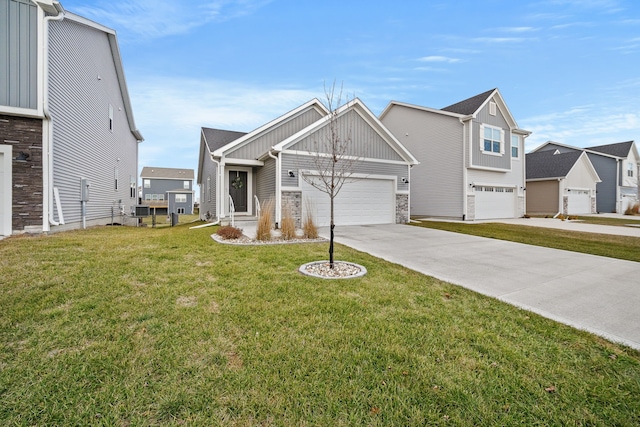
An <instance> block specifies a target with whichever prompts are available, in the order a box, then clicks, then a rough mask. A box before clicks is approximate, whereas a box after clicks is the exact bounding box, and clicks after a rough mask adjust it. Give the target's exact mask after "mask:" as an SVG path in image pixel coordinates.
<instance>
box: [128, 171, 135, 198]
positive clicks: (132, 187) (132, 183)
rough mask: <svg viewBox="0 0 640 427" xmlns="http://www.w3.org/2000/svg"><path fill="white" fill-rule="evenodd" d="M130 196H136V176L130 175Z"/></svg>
mask: <svg viewBox="0 0 640 427" xmlns="http://www.w3.org/2000/svg"><path fill="white" fill-rule="evenodd" d="M129 198H131V199H135V198H136V177H135V176H133V175H129Z"/></svg>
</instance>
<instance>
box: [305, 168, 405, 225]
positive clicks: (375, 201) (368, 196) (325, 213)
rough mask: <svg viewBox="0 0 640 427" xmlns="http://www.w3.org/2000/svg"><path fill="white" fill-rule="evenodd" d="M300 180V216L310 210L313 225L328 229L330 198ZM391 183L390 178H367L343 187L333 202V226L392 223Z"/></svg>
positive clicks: (393, 214) (393, 212)
mask: <svg viewBox="0 0 640 427" xmlns="http://www.w3.org/2000/svg"><path fill="white" fill-rule="evenodd" d="M301 181H302V212H303V217H304V216H306V213H307V211H308V210H309V209H311V213H312V214H313V219H314V222H315V223H316V225H318V226H321V227H323V226H328V225H329V224H330V222H331V221H330V218H331V216H330V200H329V195H328V194H327V193H323V192H321V191H320V190H318V189H316V188H314V187H313V186H311V185H310V184H308V183H307V182H306V181H304V180H301ZM393 183H394V181H392V180H389V179H371V178H367V179H360V180H357V181H354V182H348V183H346V184H344V186H343V187H342V189H341V190H340V192H339V193H338V196H337V197H336V198H335V200H334V204H335V206H334V223H335V224H336V226H339V225H365V224H390V223H393V222H395V192H394V191H393V190H394V189H393Z"/></svg>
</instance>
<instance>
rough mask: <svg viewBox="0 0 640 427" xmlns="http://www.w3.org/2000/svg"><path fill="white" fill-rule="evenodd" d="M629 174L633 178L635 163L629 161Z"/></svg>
mask: <svg viewBox="0 0 640 427" xmlns="http://www.w3.org/2000/svg"><path fill="white" fill-rule="evenodd" d="M627 176H628V177H631V178H633V163H631V162H629V167H628V168H627Z"/></svg>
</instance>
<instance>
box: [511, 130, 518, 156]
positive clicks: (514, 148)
mask: <svg viewBox="0 0 640 427" xmlns="http://www.w3.org/2000/svg"><path fill="white" fill-rule="evenodd" d="M511 158H512V159H519V158H520V137H519V136H518V135H511Z"/></svg>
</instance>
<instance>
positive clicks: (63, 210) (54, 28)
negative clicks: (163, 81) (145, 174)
mask: <svg viewBox="0 0 640 427" xmlns="http://www.w3.org/2000/svg"><path fill="white" fill-rule="evenodd" d="M0 18H1V21H0V40H2V42H0V235H10V234H12V233H24V232H33V233H39V232H53V231H60V230H66V229H73V228H81V227H85V226H89V225H97V224H106V223H109V222H111V221H112V220H113V218H114V216H116V217H117V220H118V221H119V222H121V221H122V220H123V219H124V216H125V214H127V213H129V212H130V211H131V207H132V206H134V205H135V204H136V203H137V164H138V143H139V142H141V141H142V139H143V138H142V135H141V134H140V132H139V131H138V130H137V129H136V126H135V123H134V120H133V113H132V109H131V103H130V101H129V94H128V91H127V85H126V82H125V77H124V71H123V66H122V61H121V58H120V53H119V48H118V42H117V39H116V33H115V31H113V30H111V29H109V28H106V27H104V26H102V25H100V24H97V23H95V22H93V21H89V20H87V19H85V18H83V17H81V16H78V15H75V14H73V13H70V12H68V11H65V10H64V9H63V8H62V6H61V4H60V3H59V2H57V1H53V0H33V1H30V0H0ZM132 224H133V222H132Z"/></svg>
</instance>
